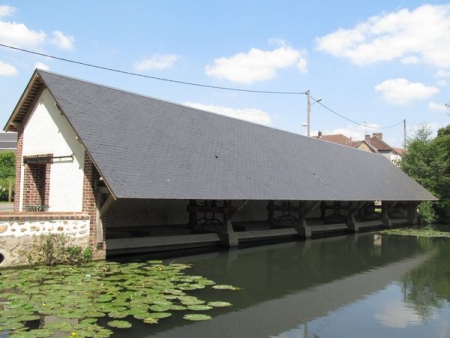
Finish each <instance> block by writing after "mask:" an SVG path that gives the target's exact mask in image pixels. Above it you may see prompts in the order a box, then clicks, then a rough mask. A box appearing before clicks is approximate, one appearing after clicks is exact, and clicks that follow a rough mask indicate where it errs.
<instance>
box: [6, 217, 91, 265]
mask: <svg viewBox="0 0 450 338" xmlns="http://www.w3.org/2000/svg"><path fill="white" fill-rule="evenodd" d="M89 229H90V217H89V215H86V214H84V213H76V212H74V213H57V212H49V213H44V212H36V213H34V212H30V213H5V214H1V215H0V268H3V267H10V266H17V265H26V264H28V261H27V258H26V252H27V248H30V247H31V245H32V243H33V242H34V240H35V239H36V237H37V236H39V235H42V234H64V235H67V236H69V237H70V239H71V241H70V245H78V246H80V247H82V248H83V249H84V248H87V247H89V231H90V230H89Z"/></svg>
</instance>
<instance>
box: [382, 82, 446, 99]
mask: <svg viewBox="0 0 450 338" xmlns="http://www.w3.org/2000/svg"><path fill="white" fill-rule="evenodd" d="M375 90H376V91H378V92H381V93H382V94H383V98H384V99H385V100H386V101H387V102H390V103H394V104H398V105H405V104H407V103H408V102H410V101H412V100H425V99H428V98H430V97H431V96H433V95H434V94H437V93H439V88H437V87H432V86H426V85H424V84H423V83H420V82H409V81H408V80H406V79H402V78H398V79H391V80H386V81H383V82H382V83H380V84H378V85H377V86H375Z"/></svg>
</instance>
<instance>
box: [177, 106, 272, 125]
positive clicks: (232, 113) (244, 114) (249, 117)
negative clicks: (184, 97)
mask: <svg viewBox="0 0 450 338" xmlns="http://www.w3.org/2000/svg"><path fill="white" fill-rule="evenodd" d="M185 105H186V106H189V107H192V108H196V109H200V110H205V111H209V112H213V113H216V114H219V115H225V116H229V117H234V118H236V119H239V120H244V121H249V122H253V123H258V124H262V125H270V124H271V120H270V115H269V114H268V113H266V112H264V111H262V110H259V109H255V108H240V109H239V108H228V107H222V106H216V105H208V104H203V103H195V102H186V103H185Z"/></svg>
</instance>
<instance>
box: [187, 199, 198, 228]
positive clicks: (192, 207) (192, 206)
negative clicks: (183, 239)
mask: <svg viewBox="0 0 450 338" xmlns="http://www.w3.org/2000/svg"><path fill="white" fill-rule="evenodd" d="M196 206H197V200H189V206H188V207H187V209H188V212H189V228H190V229H193V228H194V224H195V222H196V221H197V211H196V210H197V208H196Z"/></svg>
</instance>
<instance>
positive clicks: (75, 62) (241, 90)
mask: <svg viewBox="0 0 450 338" xmlns="http://www.w3.org/2000/svg"><path fill="white" fill-rule="evenodd" d="M0 47H4V48H9V49H13V50H17V51H20V52H25V53H29V54H34V55H39V56H43V57H47V58H50V59H54V60H59V61H64V62H69V63H73V64H77V65H81V66H86V67H91V68H96V69H102V70H107V71H110V72H115V73H120V74H125V75H132V76H137V77H142V78H147V79H152V80H158V81H165V82H171V83H178V84H182V85H188V86H195V87H202V88H212V89H220V90H228V91H236V92H244V93H256V94H276V95H306V94H307V93H306V92H294V91H268V90H251V89H243V88H233V87H221V86H212V85H206V84H201V83H195V82H187V81H180V80H173V79H167V78H162V77H157V76H150V75H144V74H139V73H133V72H128V71H125V70H120V69H115V68H109V67H104V66H99V65H94V64H91V63H87V62H81V61H75V60H71V59H66V58H62V57H58V56H53V55H49V54H44V53H39V52H34V51H31V50H27V49H23V48H18V47H13V46H8V45H5V44H2V43H0ZM310 97H311V98H312V99H313V100H314V101H315V103H319V104H320V105H321V106H322V107H324V108H325V109H327V110H329V111H330V112H332V113H333V114H335V115H337V116H339V117H340V118H342V119H344V120H347V121H349V122H351V123H353V124H356V125H359V126H364V127H366V128H372V129H389V128H393V127H396V126H398V125H400V124H401V123H403V120H402V121H400V122H399V123H396V124H394V125H392V126H388V127H372V126H367V125H365V124H361V123H359V122H356V121H353V120H351V119H349V118H348V117H345V116H344V115H341V114H339V113H338V112H336V111H334V110H333V109H331V108H329V107H327V106H326V105H324V104H323V103H322V102H321V101H322V100H321V99H315V98H313V97H312V96H310Z"/></svg>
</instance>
